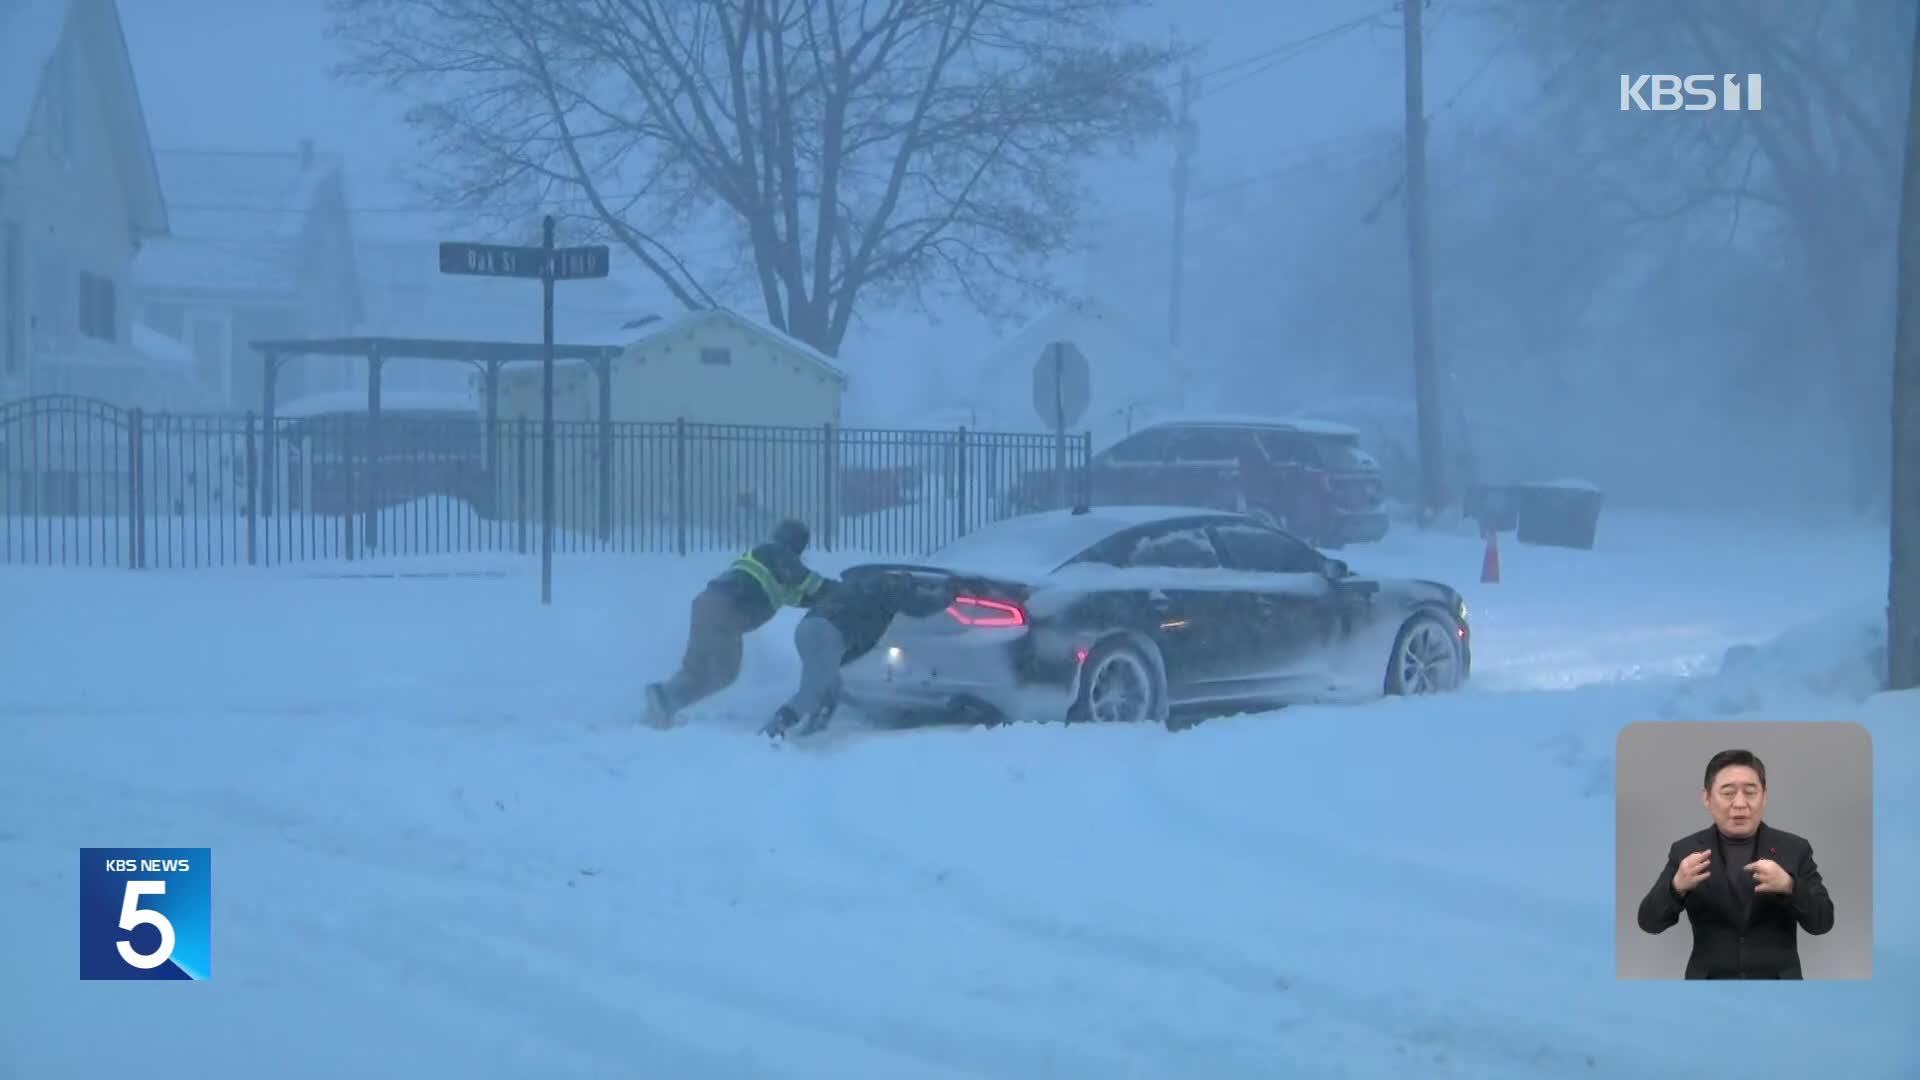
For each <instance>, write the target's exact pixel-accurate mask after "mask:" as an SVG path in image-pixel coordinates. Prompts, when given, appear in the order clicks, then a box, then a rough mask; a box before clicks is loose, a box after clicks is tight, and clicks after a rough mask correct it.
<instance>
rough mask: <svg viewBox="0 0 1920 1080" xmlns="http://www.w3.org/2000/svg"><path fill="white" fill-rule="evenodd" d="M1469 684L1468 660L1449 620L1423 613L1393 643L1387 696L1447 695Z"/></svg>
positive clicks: (1389, 660)
mask: <svg viewBox="0 0 1920 1080" xmlns="http://www.w3.org/2000/svg"><path fill="white" fill-rule="evenodd" d="M1465 681H1466V656H1465V654H1464V653H1463V651H1462V650H1461V647H1460V635H1459V633H1458V631H1456V630H1455V628H1454V627H1452V626H1449V625H1448V624H1447V620H1445V619H1443V618H1441V617H1440V616H1438V615H1436V614H1434V613H1432V612H1429V611H1423V612H1420V613H1418V614H1416V615H1414V616H1413V617H1412V618H1410V619H1408V620H1407V621H1406V623H1405V624H1403V625H1402V626H1401V627H1400V633H1399V634H1397V635H1395V637H1394V639H1393V652H1392V653H1391V654H1390V655H1389V656H1388V657H1387V680H1386V692H1387V693H1389V694H1395V695H1406V696H1411V695H1414V694H1444V693H1446V692H1448V691H1450V690H1457V689H1459V688H1460V684H1461V683H1463V682H1465Z"/></svg>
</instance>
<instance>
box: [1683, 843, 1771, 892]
mask: <svg viewBox="0 0 1920 1080" xmlns="http://www.w3.org/2000/svg"><path fill="white" fill-rule="evenodd" d="M1712 869H1713V852H1711V851H1696V852H1694V853H1693V854H1691V855H1689V856H1687V857H1686V858H1684V859H1681V860H1680V868H1679V869H1678V870H1675V871H1674V872H1673V891H1674V892H1677V893H1679V894H1680V895H1681V896H1685V895H1687V894H1688V893H1690V892H1692V891H1693V890H1695V889H1697V888H1699V887H1700V883H1701V882H1703V881H1705V880H1707V875H1708V874H1709V873H1711V872H1712ZM1775 869H1778V868H1777V867H1776V868H1775Z"/></svg>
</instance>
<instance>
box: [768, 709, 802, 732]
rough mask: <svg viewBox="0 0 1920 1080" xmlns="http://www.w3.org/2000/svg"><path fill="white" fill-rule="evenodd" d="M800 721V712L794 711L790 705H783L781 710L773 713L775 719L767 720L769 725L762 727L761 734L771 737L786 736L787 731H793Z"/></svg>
mask: <svg viewBox="0 0 1920 1080" xmlns="http://www.w3.org/2000/svg"><path fill="white" fill-rule="evenodd" d="M799 722H800V714H799V713H797V712H794V711H793V710H792V709H791V708H789V707H788V706H785V705H782V706H780V708H779V710H778V711H776V712H775V713H774V714H773V719H771V720H769V721H767V726H766V727H763V728H761V729H760V734H762V735H765V736H767V737H768V738H770V739H779V738H784V737H785V736H786V734H787V732H788V731H791V730H792V729H793V726H794V725H795V724H798V723H799Z"/></svg>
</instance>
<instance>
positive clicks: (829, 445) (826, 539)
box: [819, 420, 840, 551]
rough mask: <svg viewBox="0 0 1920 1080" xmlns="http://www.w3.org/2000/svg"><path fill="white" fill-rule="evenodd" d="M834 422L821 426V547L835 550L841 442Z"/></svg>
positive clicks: (838, 520) (838, 519) (838, 517)
mask: <svg viewBox="0 0 1920 1080" xmlns="http://www.w3.org/2000/svg"><path fill="white" fill-rule="evenodd" d="M833 430H834V429H833V421H831V420H829V421H827V422H826V423H824V424H821V425H820V529H819V532H820V546H821V547H822V548H824V549H825V550H827V551H832V550H833V534H834V531H835V526H837V525H838V524H839V523H840V515H839V514H838V513H836V512H835V511H834V495H835V494H836V492H835V491H834V486H835V485H834V482H833V481H834V478H835V476H836V475H838V473H839V469H840V466H839V460H840V454H839V452H838V451H839V449H840V448H839V446H838V445H837V444H838V442H839V440H837V439H836V438H834V434H833Z"/></svg>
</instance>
